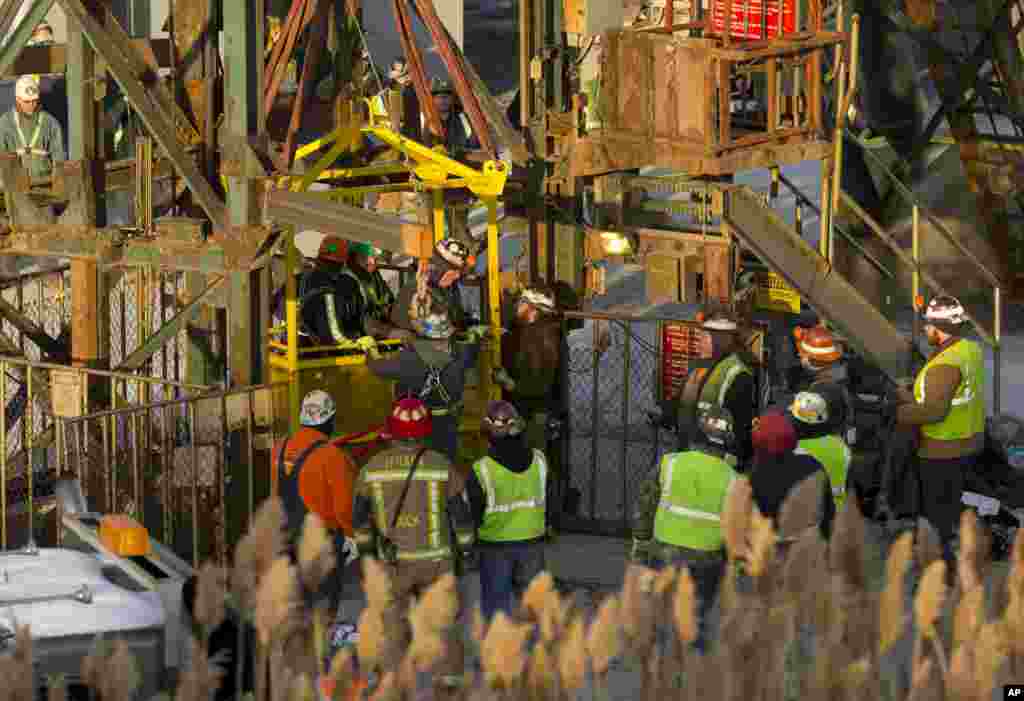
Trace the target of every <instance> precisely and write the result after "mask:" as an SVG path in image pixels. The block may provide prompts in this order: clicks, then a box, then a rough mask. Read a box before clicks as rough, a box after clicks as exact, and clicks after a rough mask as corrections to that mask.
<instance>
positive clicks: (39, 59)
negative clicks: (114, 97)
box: [0, 32, 173, 80]
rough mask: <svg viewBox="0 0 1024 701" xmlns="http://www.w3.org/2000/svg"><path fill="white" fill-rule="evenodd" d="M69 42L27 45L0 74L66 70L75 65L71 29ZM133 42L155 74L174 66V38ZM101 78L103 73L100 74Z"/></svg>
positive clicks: (45, 72) (4, 76)
mask: <svg viewBox="0 0 1024 701" xmlns="http://www.w3.org/2000/svg"><path fill="white" fill-rule="evenodd" d="M68 34H69V41H68V43H67V44H49V45H48V46H26V47H25V48H24V49H22V50H21V53H20V54H19V55H18V56H17V57H15V59H14V62H13V63H12V64H11V65H10V66H8V68H7V70H5V71H3V72H2V73H0V78H17V77H18V76H19V75H25V74H28V73H33V74H37V75H47V74H51V75H54V74H60V73H64V72H65V71H67V70H68V69H69V67H73V66H74V65H75V60H74V59H73V58H72V55H73V51H72V48H71V45H72V44H73V43H74V42H75V34H74V33H73V32H69V33H68ZM131 43H132V46H133V47H134V48H135V51H136V52H138V54H139V56H140V57H141V58H142V60H143V62H144V63H145V64H146V66H148V67H149V69H150V70H151V71H153V74H154V75H155V74H156V72H157V71H158V70H160V69H161V68H171V67H172V65H173V64H172V63H171V42H170V40H169V39H132V42H131ZM100 79H101V80H102V79H103V77H102V76H100Z"/></svg>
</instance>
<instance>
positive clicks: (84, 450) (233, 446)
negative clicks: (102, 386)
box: [57, 383, 288, 566]
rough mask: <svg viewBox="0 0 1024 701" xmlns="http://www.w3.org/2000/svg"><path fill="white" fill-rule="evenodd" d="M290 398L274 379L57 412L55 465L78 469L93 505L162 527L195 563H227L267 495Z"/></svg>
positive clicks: (168, 540)
mask: <svg viewBox="0 0 1024 701" xmlns="http://www.w3.org/2000/svg"><path fill="white" fill-rule="evenodd" d="M287 405H288V387H287V385H286V384H285V383H280V384H275V385H259V386H253V387H244V388H239V389H231V390H228V391H220V392H216V393H207V394H203V395H200V396H190V397H185V398H181V399H176V400H171V401H164V402H155V403H152V404H145V405H141V406H132V407H126V408H121V409H112V410H108V411H100V412H95V413H92V414H87V415H83V416H70V417H62V418H61V419H60V422H59V425H58V431H57V433H58V436H59V437H60V438H61V450H60V451H59V458H58V463H59V474H60V475H63V476H67V477H71V478H73V479H77V480H78V481H79V483H80V484H81V485H82V489H83V492H84V493H85V495H86V496H88V497H90V498H91V501H92V503H93V504H95V506H96V510H97V511H99V512H101V513H127V514H128V515H130V516H132V517H133V518H135V520H137V521H138V522H140V523H142V524H143V525H145V526H146V527H147V529H148V530H149V531H150V532H156V531H157V530H158V529H159V532H160V533H161V537H160V538H159V540H160V541H161V542H163V543H165V544H166V545H167V546H168V547H170V548H171V549H172V550H173V551H175V552H176V553H177V554H178V555H179V556H180V557H182V558H185V559H189V558H190V559H191V561H192V564H193V566H198V565H199V563H200V562H202V561H203V560H205V559H208V558H212V557H215V558H217V559H218V560H219V561H220V562H222V563H223V562H226V558H227V553H228V551H229V549H230V546H231V545H232V543H233V541H234V540H235V539H236V538H239V537H241V535H242V534H244V532H245V530H246V529H247V528H248V526H249V524H250V523H251V520H252V515H253V513H254V511H255V508H256V504H257V503H258V502H259V501H261V500H262V499H263V498H264V497H266V496H268V494H267V493H266V492H267V488H268V487H269V485H270V483H271V479H270V472H269V471H270V464H271V455H270V453H271V450H270V449H271V446H272V444H273V442H274V441H275V440H276V439H277V438H280V437H282V436H283V435H284V434H285V433H286V432H287V422H286V420H284V418H283V417H285V413H286V412H285V408H286V407H287ZM229 486H230V487H231V490H230V494H229V493H228V487H229ZM157 512H158V513H157ZM182 516H184V517H186V518H187V519H188V522H187V523H184V522H182V521H181V520H180V518H181V517H182ZM189 533H190V534H191V542H190V543H185V542H183V539H182V536H183V535H188V534H189Z"/></svg>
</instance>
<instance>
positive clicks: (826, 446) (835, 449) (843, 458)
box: [789, 392, 853, 513]
mask: <svg viewBox="0 0 1024 701" xmlns="http://www.w3.org/2000/svg"><path fill="white" fill-rule="evenodd" d="M789 413H790V414H791V415H792V417H793V427H794V428H795V429H796V433H797V439H798V442H797V447H796V450H795V451H794V452H795V453H796V454H797V455H810V456H811V457H812V458H814V459H815V460H817V461H818V462H820V463H821V465H822V467H824V468H825V474H827V475H828V481H829V484H830V485H831V488H832V499H833V501H834V503H835V507H836V512H837V513H838V512H839V511H841V510H842V508H843V504H845V503H846V485H847V477H848V475H849V472H850V463H851V462H852V461H853V454H852V453H851V452H850V447H849V446H848V445H847V444H846V441H845V440H843V438H842V437H841V436H840V435H839V430H840V426H838V425H837V424H836V423H835V422H834V421H831V420H830V416H829V402H828V401H827V400H826V398H825V397H824V396H823V395H822V394H820V393H818V392H800V393H799V394H797V395H796V398H795V399H794V400H793V403H792V404H790V406H789Z"/></svg>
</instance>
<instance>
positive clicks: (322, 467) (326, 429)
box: [273, 390, 359, 605]
mask: <svg viewBox="0 0 1024 701" xmlns="http://www.w3.org/2000/svg"><path fill="white" fill-rule="evenodd" d="M336 413H337V410H336V409H335V405H334V400H333V399H332V398H331V396H330V395H329V394H327V393H326V392H324V391H323V390H314V391H312V392H310V393H309V394H307V395H306V397H305V399H303V400H302V410H301V414H300V417H299V421H300V423H301V424H302V428H300V429H299V430H298V431H297V432H295V433H294V434H293V435H291V436H289V437H288V438H286V439H284V440H283V441H281V442H280V443H278V444H277V445H275V446H274V452H273V459H274V472H275V474H276V475H277V495H278V497H279V498H280V499H281V503H282V506H283V507H284V511H285V517H286V529H287V538H288V543H289V545H290V549H291V551H292V552H293V553H294V551H295V549H296V548H297V546H298V543H299V539H300V538H301V537H302V527H303V523H304V522H305V519H306V514H308V513H309V512H313V513H315V514H316V515H317V516H319V517H320V519H321V520H322V521H323V524H324V526H325V527H326V528H327V529H328V531H329V532H330V533H331V534H332V536H333V538H334V544H335V552H336V555H337V563H338V566H337V568H336V570H335V573H334V575H333V576H329V577H327V579H326V581H325V583H324V586H323V587H322V588H321V590H320V592H318V594H319V595H320V596H322V597H325V598H327V599H328V600H329V601H331V603H332V605H334V604H336V602H337V601H338V600H339V599H340V598H341V597H342V595H343V592H342V586H343V584H345V583H346V582H347V581H351V580H353V579H354V580H356V581H358V573H356V572H350V571H348V570H349V569H350V568H349V565H351V564H352V563H354V562H355V560H356V558H357V556H358V548H356V543H355V541H354V540H353V539H352V490H353V488H354V486H355V482H356V478H358V476H359V468H358V467H356V464H355V463H354V462H353V461H352V458H350V457H349V456H348V455H347V454H346V453H345V452H344V451H343V450H341V449H340V448H338V447H337V446H335V445H334V444H332V443H330V442H329V441H330V436H331V434H333V433H334V424H335V415H336Z"/></svg>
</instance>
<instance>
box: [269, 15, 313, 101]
mask: <svg viewBox="0 0 1024 701" xmlns="http://www.w3.org/2000/svg"><path fill="white" fill-rule="evenodd" d="M299 1H301V2H302V3H303V12H302V15H301V20H295V21H294V22H292V25H291V27H290V28H289V29H290V31H289V33H288V35H287V39H286V42H285V45H284V48H283V52H284V57H283V58H282V59H281V60H280V61H279V62H278V64H277V66H275V68H274V73H273V74H272V76H271V79H270V82H269V84H267V86H266V90H265V92H264V95H263V114H264V115H266V116H269V115H270V113H271V111H273V109H274V102H275V101H276V100H277V93H278V90H280V88H281V82H282V81H283V80H284V72H285V69H287V67H288V62H289V60H290V59H291V55H292V52H293V51H294V50H295V43H296V42H297V41H298V39H299V35H300V34H302V32H304V31H305V30H306V27H307V26H309V23H310V22H312V21H313V13H314V12H315V10H316V4H315V3H314V2H312V1H310V0H299Z"/></svg>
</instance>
